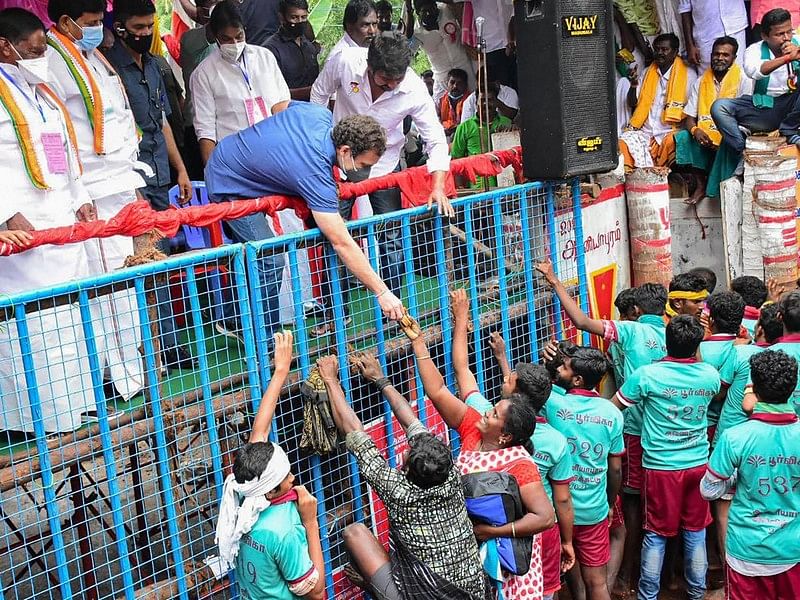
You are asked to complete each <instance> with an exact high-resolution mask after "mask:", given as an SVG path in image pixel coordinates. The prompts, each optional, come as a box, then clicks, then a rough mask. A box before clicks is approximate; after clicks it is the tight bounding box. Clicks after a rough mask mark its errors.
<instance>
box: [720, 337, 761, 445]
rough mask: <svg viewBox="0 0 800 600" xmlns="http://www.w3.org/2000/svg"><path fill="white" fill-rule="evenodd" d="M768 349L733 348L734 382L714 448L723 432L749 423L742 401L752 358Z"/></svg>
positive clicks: (729, 390) (724, 408) (755, 347)
mask: <svg viewBox="0 0 800 600" xmlns="http://www.w3.org/2000/svg"><path fill="white" fill-rule="evenodd" d="M768 347H769V345H768V344H766V345H759V344H747V345H746V346H734V347H733V381H732V382H731V386H730V387H729V388H728V393H727V394H726V396H725V401H724V402H723V403H722V410H721V411H720V413H719V421H718V422H717V431H716V432H715V433H714V440H713V441H712V442H711V445H712V446H716V444H717V441H718V440H719V437H720V436H721V435H722V432H723V431H725V430H726V429H728V428H730V427H733V426H734V425H738V424H739V423H744V422H745V421H747V413H746V412H744V410H742V400H744V388H745V387H746V386H747V384H748V383H749V382H750V357H751V356H753V355H754V354H757V353H759V352H761V351H762V350H764V348H768Z"/></svg>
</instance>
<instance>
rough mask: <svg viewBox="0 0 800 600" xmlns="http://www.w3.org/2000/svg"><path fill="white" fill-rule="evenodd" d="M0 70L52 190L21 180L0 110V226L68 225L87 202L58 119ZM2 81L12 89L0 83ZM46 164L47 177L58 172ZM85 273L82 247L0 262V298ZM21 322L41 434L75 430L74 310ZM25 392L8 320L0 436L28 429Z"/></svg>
mask: <svg viewBox="0 0 800 600" xmlns="http://www.w3.org/2000/svg"><path fill="white" fill-rule="evenodd" d="M0 69H2V70H3V72H4V74H5V75H0V76H3V77H4V81H5V82H6V83H7V85H8V87H9V88H10V89H11V93H12V94H13V96H14V99H15V100H16V102H17V105H18V106H19V107H20V110H22V111H23V112H24V114H25V117H26V119H27V121H28V124H29V126H30V133H31V139H32V140H34V142H35V146H36V153H37V157H38V159H39V163H40V164H41V167H42V171H43V173H44V177H45V180H46V181H47V183H48V185H50V186H51V188H52V189H50V190H39V189H37V188H35V187H34V186H33V184H32V183H31V181H30V180H29V179H28V175H27V173H26V171H25V170H24V169H23V168H22V164H23V156H22V152H21V151H20V147H19V144H18V142H17V138H16V135H15V133H14V125H13V123H12V121H11V117H10V115H9V113H8V112H7V111H6V110H5V109H2V108H0V156H2V157H3V160H2V161H0V181H2V182H3V191H4V195H3V197H4V199H3V202H2V203H0V223H5V222H6V221H7V220H8V219H9V218H10V217H12V216H14V215H15V214H17V213H21V214H22V215H23V216H25V218H27V219H28V221H30V223H31V224H32V225H33V226H34V227H35V228H36V229H44V228H48V227H60V226H67V225H71V224H73V223H74V222H75V210H76V209H78V208H79V207H80V206H82V205H83V204H85V203H86V202H88V201H89V195H88V194H87V192H86V189H85V188H84V187H83V184H82V183H80V181H79V177H78V172H77V163H76V161H75V158H76V157H75V156H74V154H73V153H72V149H71V148H70V146H69V143H68V141H67V140H68V137H67V132H66V127H65V125H64V122H63V120H62V117H61V115H60V113H59V112H58V111H57V110H55V109H54V108H52V107H51V106H50V105H49V104H48V102H47V101H46V100H45V99H43V97H42V96H39V95H38V94H37V93H36V92H35V91H34V90H33V89H32V88H31V87H30V86H29V85H28V84H27V83H26V82H25V81H24V80H23V79H22V77H21V76H20V73H19V71H18V70H17V68H16V67H13V66H11V65H7V64H3V65H0ZM6 75H7V76H8V78H10V79H13V81H14V83H15V84H16V85H13V84H12V83H11V82H9V80H8V79H5V76H6ZM20 90H22V91H24V93H25V94H26V95H27V97H26V96H25V95H23V93H22V91H20ZM40 109H41V113H40ZM43 134H52V135H51V139H52V137H53V136H56V135H60V136H61V141H62V142H63V146H64V152H66V153H67V157H68V160H67V162H68V163H69V168H68V169H67V173H62V174H55V173H51V172H50V165H49V164H48V161H47V157H46V156H45V152H44V145H43V144H42V142H41V140H42V135H43ZM53 164H54V166H53V170H61V169H60V168H59V167H58V166H56V163H55V162H54V163H53ZM88 274H89V272H88V266H87V257H86V251H85V247H84V245H83V244H70V245H67V246H43V247H40V248H35V249H32V250H28V251H26V252H23V253H21V254H17V255H15V256H9V257H3V258H0V294H14V293H16V292H24V291H30V290H37V289H47V288H48V287H50V286H53V285H56V284H59V283H63V282H66V281H70V280H73V279H78V278H82V277H85V276H86V275H88ZM29 310H31V311H32V310H33V309H29ZM26 320H27V325H28V330H29V341H30V346H31V352H32V358H33V363H34V367H35V375H36V388H37V390H38V395H39V399H40V402H41V412H42V416H43V418H44V427H45V430H47V431H71V430H74V429H77V428H78V427H79V426H80V425H81V413H83V412H85V411H86V410H93V409H94V406H95V404H94V399H93V394H92V382H91V378H90V375H89V361H88V359H87V353H86V346H85V343H84V337H83V330H82V328H81V320H80V313H79V310H78V306H77V305H76V304H75V305H62V306H58V307H55V308H49V309H45V310H41V311H38V312H29V313H28V315H27V319H26ZM28 390H29V386H28V382H26V378H25V371H24V368H23V364H22V349H21V347H20V340H19V333H18V327H17V323H16V322H15V321H14V320H11V321H8V322H6V323H4V324H3V326H2V327H0V406H2V415H0V429H16V430H22V431H33V430H34V428H33V418H32V413H31V408H30V398H29V392H28Z"/></svg>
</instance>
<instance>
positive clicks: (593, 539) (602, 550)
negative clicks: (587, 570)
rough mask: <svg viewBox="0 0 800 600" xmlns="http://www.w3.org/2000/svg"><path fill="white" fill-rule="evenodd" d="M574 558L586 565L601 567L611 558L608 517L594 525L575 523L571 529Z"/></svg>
mask: <svg viewBox="0 0 800 600" xmlns="http://www.w3.org/2000/svg"><path fill="white" fill-rule="evenodd" d="M572 545H573V546H574V547H575V559H576V560H577V561H578V562H579V563H580V564H582V565H584V566H586V567H602V566H603V565H605V564H606V563H608V561H609V560H610V559H611V541H610V538H609V536H608V519H603V520H602V521H600V522H599V523H597V524H596V525H575V527H573V529H572Z"/></svg>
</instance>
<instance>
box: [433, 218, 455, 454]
mask: <svg viewBox="0 0 800 600" xmlns="http://www.w3.org/2000/svg"><path fill="white" fill-rule="evenodd" d="M433 222H434V226H433V230H434V238H433V239H434V247H435V252H436V265H437V269H436V278H437V280H438V283H439V313H440V322H441V324H442V346H443V348H444V380H445V383H446V384H447V387H448V388H450V389H451V390H454V389H455V376H454V374H453V340H452V335H453V328H452V325H451V324H450V309H449V306H450V297H449V291H450V281H449V279H448V272H447V269H448V264H447V258H446V256H445V251H444V235H445V234H444V228H443V223H442V215H440V214H439V213H438V212H437V213H436V216H435V217H434V218H433ZM447 235H450V228H449V227H448V229H447ZM450 439H451V440H453V443H452V447H453V455H454V456H455V455H457V454H458V452H459V450H460V449H461V443H460V441H459V439H458V434H457V433H456V432H455V431H454V430H453V431H451V432H450Z"/></svg>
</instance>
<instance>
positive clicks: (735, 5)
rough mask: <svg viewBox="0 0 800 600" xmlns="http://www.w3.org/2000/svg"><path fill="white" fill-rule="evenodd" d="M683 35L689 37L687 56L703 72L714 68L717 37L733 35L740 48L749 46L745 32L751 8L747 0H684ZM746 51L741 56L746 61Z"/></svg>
mask: <svg viewBox="0 0 800 600" xmlns="http://www.w3.org/2000/svg"><path fill="white" fill-rule="evenodd" d="M678 12H679V13H680V14H681V24H682V25H683V37H684V39H685V40H686V59H687V61H688V62H689V64H690V65H695V66H696V67H699V69H698V73H700V74H702V73H704V72H705V71H706V70H708V68H709V67H710V62H709V61H710V59H711V47H712V46H713V45H714V40H716V39H717V38H721V37H722V36H725V35H727V36H730V37H732V38H734V39H735V40H736V42H737V43H738V44H739V47H740V48H744V47H745V43H746V40H745V35H744V31H745V29H747V10H746V9H745V7H744V0H680V4H679V5H678ZM743 56H744V52H742V53H740V54H739V55H738V56H737V59H736V62H738V63H739V64H741V63H742V59H743Z"/></svg>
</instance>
